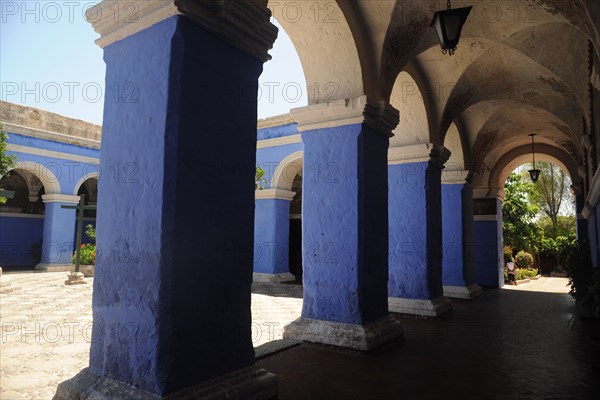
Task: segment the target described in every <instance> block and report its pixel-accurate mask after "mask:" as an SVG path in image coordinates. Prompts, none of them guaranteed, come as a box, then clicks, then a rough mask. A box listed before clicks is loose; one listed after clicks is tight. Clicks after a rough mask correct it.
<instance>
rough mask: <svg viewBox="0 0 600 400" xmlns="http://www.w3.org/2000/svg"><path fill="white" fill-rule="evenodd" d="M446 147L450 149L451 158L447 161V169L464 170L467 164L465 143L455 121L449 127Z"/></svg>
mask: <svg viewBox="0 0 600 400" xmlns="http://www.w3.org/2000/svg"><path fill="white" fill-rule="evenodd" d="M444 147H445V148H447V149H448V150H450V158H449V159H448V161H447V162H446V165H445V169H447V170H455V171H458V170H464V169H465V165H466V162H465V155H464V151H463V149H464V148H465V143H463V140H462V138H461V135H460V132H459V130H458V127H457V126H456V124H454V123H452V124H451V125H450V127H449V128H448V132H447V133H446V137H445V140H444Z"/></svg>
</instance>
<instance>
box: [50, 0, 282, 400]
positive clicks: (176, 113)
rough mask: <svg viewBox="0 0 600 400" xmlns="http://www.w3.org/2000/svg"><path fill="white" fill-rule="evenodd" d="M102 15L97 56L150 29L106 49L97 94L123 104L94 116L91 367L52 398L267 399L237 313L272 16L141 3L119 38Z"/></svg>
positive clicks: (249, 252)
mask: <svg viewBox="0 0 600 400" xmlns="http://www.w3.org/2000/svg"><path fill="white" fill-rule="evenodd" d="M112 3H113V2H103V3H101V4H100V7H101V8H103V11H104V12H103V13H102V15H103V18H105V20H104V21H97V22H96V24H98V26H97V28H98V29H99V30H100V32H101V33H102V34H103V35H105V34H107V32H106V30H107V29H110V28H111V27H112V28H113V29H114V32H113V33H115V35H117V36H110V35H109V36H106V37H102V38H100V39H99V43H103V44H106V43H105V41H106V40H109V39H111V38H112V39H118V38H119V36H118V35H119V34H121V32H123V31H126V32H131V30H133V29H136V28H137V29H143V28H144V27H147V26H148V25H151V26H150V27H148V28H146V29H144V30H141V31H139V32H137V33H134V34H131V36H128V37H126V38H124V39H123V40H120V41H116V42H114V43H109V44H108V45H107V46H106V47H105V48H104V59H105V61H106V65H107V69H106V87H107V88H122V89H123V90H124V91H123V92H122V97H116V98H115V96H109V95H107V96H106V100H105V104H104V122H103V135H102V154H101V164H100V167H101V170H102V171H106V173H105V174H104V175H102V176H101V177H100V180H99V188H98V192H99V196H98V212H97V216H98V217H97V245H98V249H99V251H98V258H97V263H96V270H95V278H94V293H93V296H94V298H93V317H94V325H93V330H92V340H91V350H90V366H89V369H84V370H83V371H82V372H81V373H80V374H79V375H77V376H76V377H75V378H73V379H71V380H69V381H66V382H63V383H62V384H61V385H60V386H59V388H58V391H57V396H56V397H55V398H56V399H63V398H80V397H81V398H83V397H85V398H88V397H89V398H92V397H93V398H119V399H126V398H127V399H129V398H153V399H154V398H166V397H167V396H168V398H183V397H186V398H187V397H188V395H189V393H190V392H181V391H183V390H188V389H189V390H191V391H192V393H193V397H195V398H204V397H206V396H208V395H209V394H210V395H211V396H214V395H215V393H225V392H226V393H228V394H229V395H230V396H231V398H258V399H270V398H273V397H275V396H276V394H277V392H276V382H275V376H274V375H272V374H270V373H268V372H266V371H264V370H262V369H260V368H258V367H256V365H255V360H254V356H255V355H254V349H253V346H252V340H251V312H250V298H251V292H250V288H251V283H252V263H253V234H254V227H253V225H254V175H255V168H256V119H257V118H256V117H257V109H256V106H257V104H256V99H257V92H258V77H259V75H260V74H261V72H262V65H263V61H265V60H266V59H267V58H268V55H267V53H266V51H267V49H268V48H270V46H271V45H272V43H273V40H274V38H275V34H276V28H275V27H274V26H272V25H271V24H270V22H269V17H270V12H269V11H268V9H267V8H266V7H261V6H259V5H258V4H259V3H257V2H233V1H229V0H226V1H223V2H219V3H218V4H214V3H213V2H172V1H161V2H144V3H138V5H137V7H138V10H137V14H136V15H137V17H139V19H140V20H136V21H135V23H133V24H132V23H129V24H127V22H126V21H115V20H114V19H113V18H114V17H113V16H114V13H111V12H110V10H111V8H110V7H113V5H111V4H112ZM157 9H158V10H157ZM179 13H182V14H184V15H174V16H169V15H173V14H179ZM161 16H163V17H162V18H166V19H163V20H159V21H157V20H156V19H157V18H160V17H161ZM211 16H218V18H215V19H213V18H211ZM144 18H145V19H146V20H143V19H144ZM192 21H195V22H196V23H194V22H192ZM113 24H116V25H117V26H115V27H113ZM119 24H122V25H119ZM125 28H126V29H125ZM123 29H124V30H123ZM213 31H216V32H217V34H213V33H211V32H213ZM217 35H218V36H217ZM222 37H224V38H225V39H226V40H224V39H222ZM229 41H231V43H235V46H234V45H232V44H230V42H229ZM115 170H116V171H117V172H118V174H112V175H111V174H110V173H109V172H108V171H112V172H114V171H115ZM216 183H218V185H216Z"/></svg>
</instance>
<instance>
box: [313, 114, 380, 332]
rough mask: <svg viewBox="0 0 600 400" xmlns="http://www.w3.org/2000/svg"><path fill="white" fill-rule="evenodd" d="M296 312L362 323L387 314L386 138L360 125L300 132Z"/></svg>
mask: <svg viewBox="0 0 600 400" xmlns="http://www.w3.org/2000/svg"><path fill="white" fill-rule="evenodd" d="M302 140H303V142H304V165H310V166H311V167H312V168H313V169H312V170H311V171H310V172H309V171H308V170H305V173H304V180H303V191H302V195H303V202H302V215H303V220H302V224H303V225H302V259H303V284H304V302H303V306H302V316H303V317H304V318H310V319H319V320H327V321H335V322H343V323H351V324H366V323H369V322H371V321H373V320H375V319H379V318H381V317H383V316H385V315H387V273H388V271H387V249H388V241H387V226H388V225H387V193H386V190H385V188H386V184H387V148H388V138H387V137H385V136H383V135H381V134H379V133H374V132H372V131H370V129H368V128H366V127H363V126H362V125H348V126H342V127H336V128H330V129H317V130H312V131H306V132H303V133H302Z"/></svg>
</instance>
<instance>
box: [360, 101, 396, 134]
mask: <svg viewBox="0 0 600 400" xmlns="http://www.w3.org/2000/svg"><path fill="white" fill-rule="evenodd" d="M364 116H365V121H364V122H365V125H367V126H369V127H370V128H372V129H375V130H376V131H377V132H379V133H381V134H383V135H385V136H387V137H392V136H394V134H393V133H392V131H393V130H394V129H396V126H398V123H399V122H400V111H398V110H396V109H395V108H394V107H393V106H392V105H391V104H390V103H388V102H384V101H381V102H367V104H366V105H365V112H364Z"/></svg>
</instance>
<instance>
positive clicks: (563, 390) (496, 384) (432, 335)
mask: <svg viewBox="0 0 600 400" xmlns="http://www.w3.org/2000/svg"><path fill="white" fill-rule="evenodd" d="M453 306H454V310H453V311H451V312H450V313H448V314H446V315H444V316H442V317H441V318H438V319H425V318H414V317H413V318H410V317H405V316H398V317H399V318H400V319H401V321H402V323H403V326H404V330H405V340H404V341H403V342H396V343H393V344H391V345H389V346H388V348H385V349H383V350H380V351H375V352H373V353H371V354H363V353H357V352H349V351H340V350H338V349H335V348H331V347H325V346H318V345H309V344H303V345H300V346H297V347H293V348H291V349H288V350H285V351H283V352H280V353H277V354H274V355H272V356H269V357H266V358H264V359H262V360H260V361H258V363H257V364H258V365H260V366H261V367H263V368H265V369H267V370H269V371H272V372H274V373H275V374H276V375H277V376H278V382H279V397H278V398H279V399H281V400H286V399H344V400H347V399H461V400H464V399H477V400H483V399H528V400H529V399H561V400H562V399H596V398H600V397H598V396H600V346H598V342H597V340H595V339H594V338H597V337H598V336H599V335H600V323H598V321H587V320H582V319H580V318H578V317H575V316H574V311H575V307H574V301H573V299H572V298H571V297H570V296H569V295H566V294H557V293H541V292H530V291H511V290H500V289H486V290H485V291H484V293H483V295H482V297H481V298H479V299H477V300H475V301H473V302H470V303H465V302H455V303H454V304H453Z"/></svg>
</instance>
